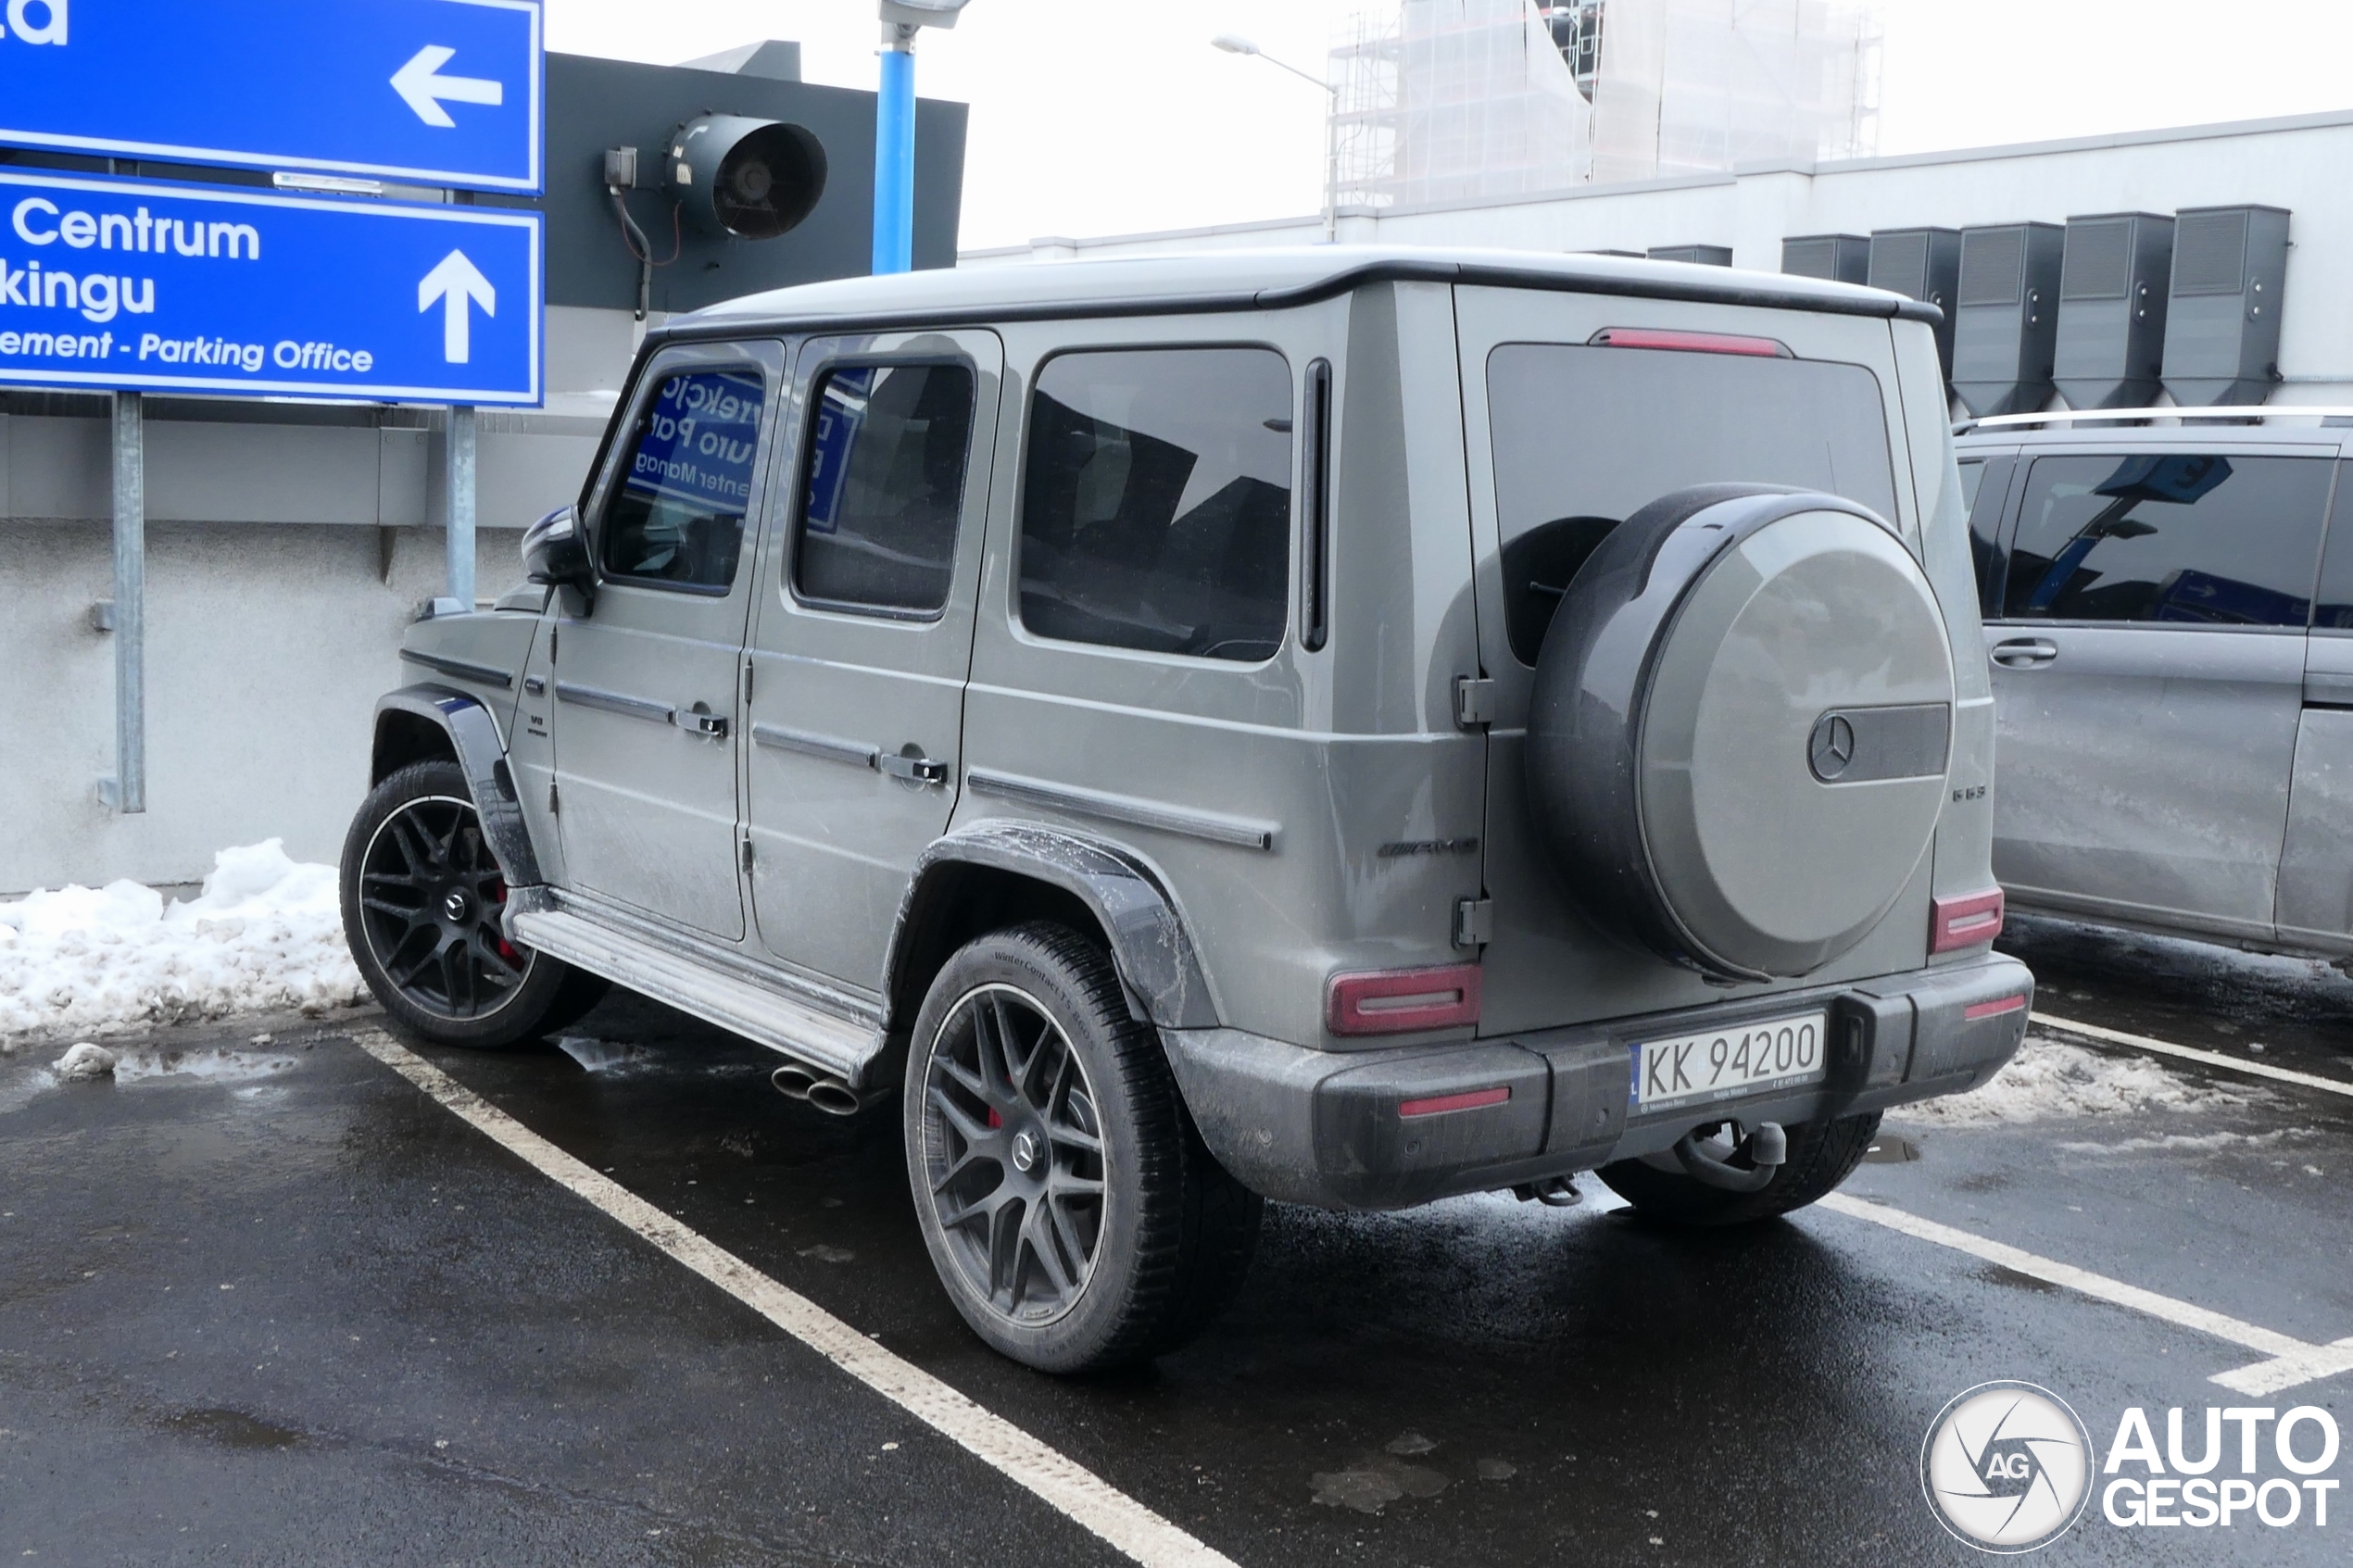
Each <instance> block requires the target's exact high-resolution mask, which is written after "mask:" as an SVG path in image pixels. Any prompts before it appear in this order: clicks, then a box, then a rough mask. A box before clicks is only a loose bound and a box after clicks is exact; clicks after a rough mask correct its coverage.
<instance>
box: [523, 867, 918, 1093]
mask: <svg viewBox="0 0 2353 1568" xmlns="http://www.w3.org/2000/svg"><path fill="white" fill-rule="evenodd" d="M510 924H511V925H512V926H513V929H514V935H515V937H516V938H517V939H518V940H519V941H521V942H522V943H524V944H525V945H527V946H529V947H536V948H538V949H539V950H540V951H541V952H543V953H547V954H548V955H549V956H551V957H554V958H559V959H561V960H563V961H564V962H566V963H568V964H575V965H577V966H579V967H580V968H582V969H585V970H586V971H588V972H590V973H592V974H601V975H603V976H604V977H605V978H606V979H608V980H610V981H611V982H612V983H613V984H614V985H623V986H626V987H628V988H629V989H630V990H632V991H635V992H638V993H640V994H642V995H644V996H648V997H652V998H653V999H654V1000H656V1001H658V1002H666V1003H668V1004H669V1005H670V1006H672V1007H674V1008H676V1009H677V1010H679V1011H681V1012H685V1013H692V1014H693V1015H694V1016H695V1017H697V1018H699V1019H701V1020H703V1021H704V1022H707V1023H715V1024H717V1025H718V1026H719V1027H720V1028H722V1029H728V1030H732V1031H734V1032H735V1033H736V1034H738V1035H743V1036H744V1037H745V1038H746V1039H748V1040H750V1041H751V1042H752V1043H754V1044H755V1045H761V1046H765V1047H768V1048H769V1049H770V1050H772V1051H776V1052H779V1053H780V1054H782V1055H785V1056H788V1057H791V1058H793V1059H794V1060H799V1061H805V1062H810V1063H812V1064H814V1065H815V1066H818V1067H822V1068H824V1069H825V1070H826V1071H827V1072H830V1073H836V1074H837V1075H839V1076H840V1078H841V1079H842V1080H843V1081H844V1082H845V1083H847V1084H848V1085H849V1086H850V1087H851V1088H852V1089H862V1088H864V1087H865V1082H864V1080H865V1074H866V1072H867V1069H868V1068H870V1067H872V1066H873V1065H874V1062H875V1059H876V1058H877V1057H879V1056H880V1055H881V1054H882V1044H883V1043H882V1036H881V1034H880V1032H879V1031H877V1030H875V1029H873V1028H870V1027H867V1026H866V1025H864V1024H862V1023H857V1022H852V1021H850V1020H849V1019H844V1018H837V1017H835V1016H833V1015H832V1014H830V1013H826V1012H823V1011H820V1010H818V1009H816V1008H814V1007H812V1006H811V1005H810V1004H809V1003H807V1002H804V1001H802V1000H800V999H799V997H791V996H786V995H783V994H781V993H779V992H778V991H775V990H772V989H769V988H768V987H765V986H762V985H759V984H757V983H756V982H753V981H751V980H748V979H745V978H743V977H742V976H740V975H736V974H730V973H728V972H726V971H724V970H722V969H717V968H714V967H713V966H711V965H710V964H706V963H701V962H698V961H697V960H695V959H693V958H691V957H688V956H687V955H686V954H683V953H677V952H671V951H662V950H659V949H648V947H647V946H646V944H645V943H644V942H642V941H640V940H637V939H635V938H633V937H630V936H627V935H622V934H620V933H618V932H614V931H611V930H610V929H608V928H607V927H605V926H603V925H601V924H599V923H598V922H596V921H593V920H590V919H588V918H587V917H586V916H584V915H581V914H577V913H574V912H573V911H572V910H569V909H535V910H530V911H528V912H524V911H518V912H517V913H515V914H514V915H512V916H511V917H510Z"/></svg>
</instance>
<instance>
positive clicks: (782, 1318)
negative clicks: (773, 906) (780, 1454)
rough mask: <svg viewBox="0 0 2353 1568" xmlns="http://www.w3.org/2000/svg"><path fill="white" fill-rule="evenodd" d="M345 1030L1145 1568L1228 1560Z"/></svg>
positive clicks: (368, 1033) (494, 1113)
mask: <svg viewBox="0 0 2353 1568" xmlns="http://www.w3.org/2000/svg"><path fill="white" fill-rule="evenodd" d="M351 1038H352V1040H353V1041H354V1042H355V1043H356V1044H358V1046H359V1048H360V1049H362V1050H364V1051H366V1052H367V1053H368V1054H369V1055H370V1056H372V1057H374V1058H375V1059H376V1060H378V1061H381V1062H383V1063H384V1065H385V1066H387V1067H389V1068H391V1069H392V1070H393V1071H394V1072H396V1073H399V1074H400V1075H401V1076H402V1077H404V1078H406V1079H408V1080H409V1082H410V1083H411V1084H414V1085H416V1086H417V1087H419V1088H420V1089H422V1090H423V1091H424V1092H425V1093H426V1094H428V1095H430V1096H432V1097H433V1098H434V1099H435V1100H437V1101H439V1102H440V1103H441V1105H442V1106H443V1107H444V1108H445V1109H447V1110H449V1111H450V1112H452V1113H453V1114H455V1115H456V1116H458V1117H459V1119H460V1120H462V1121H464V1122H466V1123H469V1124H470V1125H472V1127H473V1128H474V1129H475V1130H476V1131H478V1132H480V1133H482V1134H484V1135H485V1136H487V1137H489V1138H490V1139H491V1141H493V1142H494V1143H497V1145H498V1146H499V1147H500V1148H504V1149H506V1150H507V1151H508V1152H509V1153H510V1154H512V1155H514V1156H515V1157H516V1158H518V1159H520V1160H522V1161H523V1162H524V1163H525V1164H527V1165H529V1166H531V1167H532V1168H533V1169H534V1170H535V1171H537V1172H539V1173H540V1174H542V1175H544V1176H546V1177H547V1178H548V1179H549V1180H550V1181H553V1182H554V1183H556V1185H559V1186H561V1187H563V1188H564V1189H565V1190H566V1191H568V1192H571V1193H573V1195H575V1196H577V1197H579V1198H585V1199H586V1200H587V1201H588V1202H590V1203H591V1204H594V1205H595V1206H596V1207H597V1208H598V1209H599V1210H603V1211H604V1213H605V1214H606V1215H608V1216H609V1217H610V1218H611V1219H614V1220H617V1221H619V1222H620V1223H622V1224H623V1225H625V1226H626V1227H628V1228H629V1229H630V1230H632V1231H635V1233H636V1234H637V1235H638V1236H642V1237H644V1238H645V1239H646V1240H647V1241H649V1242H651V1243H652V1244H653V1245H654V1246H655V1247H657V1248H660V1249H661V1251H663V1252H665V1253H667V1254H669V1256H670V1257H671V1258H672V1259H673V1260H674V1261H677V1262H680V1263H683V1264H685V1265H686V1267H687V1268H689V1269H691V1270H693V1271H694V1272H695V1273H698V1274H700V1275H702V1277H703V1278H705V1279H707V1280H709V1281H710V1282H711V1284H713V1285H715V1286H719V1287H720V1288H721V1289H722V1290H724V1291H726V1292H727V1293H728V1294H729V1295H730V1296H733V1297H734V1298H736V1299H737V1300H738V1301H741V1302H743V1303H744V1305H746V1306H748V1307H749V1308H751V1310H752V1311H756V1312H758V1313H759V1314H760V1315H761V1316H762V1317H764V1318H766V1319H767V1320H768V1321H769V1322H770V1323H774V1324H775V1325H776V1326H777V1327H778V1328H781V1329H783V1330H784V1331H785V1332H786V1334H789V1335H791V1336H793V1337H794V1338H795V1339H798V1340H799V1341H800V1342H801V1343H802V1344H804V1345H806V1346H808V1347H809V1348H811V1349H812V1350H815V1351H816V1352H817V1353H818V1354H820V1355H822V1356H824V1357H825V1358H826V1359H827V1360H828V1361H832V1362H833V1363H834V1364H835V1365H836V1366H837V1367H839V1368H841V1370H842V1371H844V1372H846V1373H848V1374H849V1375H850V1376H852V1377H854V1378H856V1379H857V1380H858V1381H859V1382H861V1383H862V1384H864V1385H865V1386H867V1387H869V1388H871V1389H873V1390H874V1391H875V1393H877V1394H880V1395H881V1396H882V1397H883V1398H884V1399H888V1400H889V1401H890V1402H891V1403H892V1404H895V1405H897V1406H898V1407H899V1408H900V1409H901V1410H903V1411H906V1412H907V1413H908V1414H909V1415H912V1416H913V1417H914V1418H915V1419H916V1420H918V1421H921V1422H922V1423H924V1424H925V1425H927V1426H929V1427H931V1428H932V1429H933V1430H934V1431H936V1432H937V1433H939V1434H940V1435H941V1436H944V1437H947V1438H948V1439H950V1441H952V1442H954V1443H955V1444H957V1445H958V1446H959V1447H961V1448H963V1449H964V1450H965V1451H966V1452H968V1453H971V1454H972V1455H974V1456H975V1457H976V1458H977V1459H979V1460H980V1461H983V1462H984V1463H986V1464H988V1465H989V1466H990V1467H991V1468H993V1469H995V1470H996V1471H997V1472H998V1473H999V1474H1002V1475H1004V1476H1005V1477H1007V1478H1008V1479H1010V1480H1012V1481H1013V1482H1016V1483H1018V1484H1019V1485H1020V1486H1025V1487H1026V1488H1027V1489H1028V1490H1030V1491H1031V1492H1034V1493H1036V1494H1037V1495H1038V1497H1039V1498H1041V1499H1044V1500H1045V1501H1046V1502H1047V1503H1049V1504H1050V1505H1051V1506H1052V1507H1053V1508H1055V1509H1056V1510H1058V1511H1060V1512H1062V1513H1063V1514H1064V1515H1065V1516H1067V1517H1068V1518H1070V1519H1071V1520H1073V1521H1074V1522H1076V1524H1080V1525H1082V1526H1084V1527H1085V1528H1086V1529H1088V1530H1090V1531H1092V1532H1093V1533H1094V1534H1095V1535H1096V1536H1098V1537H1101V1539H1102V1540H1103V1541H1104V1542H1105V1543H1106V1544H1108V1545H1110V1546H1111V1547H1113V1548H1114V1549H1117V1550H1118V1551H1120V1552H1122V1553H1123V1554H1125V1555H1126V1556H1127V1557H1130V1558H1133V1559H1134V1560H1135V1561H1136V1562H1140V1563H1145V1564H1147V1565H1149V1568H1163V1565H1166V1568H1235V1565H1234V1563H1233V1562H1231V1560H1229V1559H1228V1558H1227V1557H1226V1556H1224V1555H1223V1554H1222V1553H1219V1552H1217V1551H1215V1550H1214V1549H1211V1548H1210V1547H1208V1546H1206V1545H1204V1544H1203V1543H1202V1542H1201V1541H1199V1540H1196V1539H1194V1538H1193V1537H1191V1536H1189V1535H1188V1534H1186V1533H1185V1531H1183V1530H1181V1529H1179V1528H1178V1527H1177V1526H1176V1525H1175V1524H1171V1523H1170V1522H1169V1521H1167V1520H1165V1519H1164V1518H1162V1517H1161V1516H1160V1515H1159V1514H1157V1513H1154V1512H1152V1511H1151V1509H1149V1508H1147V1507H1145V1506H1144V1505H1143V1504H1142V1503H1140V1502H1138V1501H1137V1500H1136V1499H1134V1498H1131V1497H1129V1496H1128V1495H1127V1494H1126V1493H1125V1492H1123V1491H1120V1490H1119V1489H1118V1488H1117V1487H1115V1486H1112V1485H1111V1484H1110V1483H1109V1482H1107V1481H1105V1480H1103V1479H1102V1478H1101V1476H1099V1475H1097V1474H1094V1473H1093V1472H1092V1471H1090V1470H1088V1469H1087V1468H1086V1467H1085V1466H1083V1465H1081V1464H1079V1463H1077V1462H1076V1461H1074V1460H1072V1459H1070V1458H1069V1457H1067V1456H1066V1455H1064V1454H1063V1453H1061V1452H1059V1451H1058V1450H1056V1449H1051V1448H1050V1447H1048V1446H1047V1445H1046V1444H1044V1443H1042V1442H1040V1441H1038V1439H1037V1438H1036V1437H1033V1436H1030V1435H1029V1434H1028V1433H1026V1432H1025V1431H1023V1430H1022V1429H1021V1428H1020V1427H1018V1426H1015V1425H1014V1424H1013V1423H1011V1422H1009V1421H1007V1420H1005V1419H1004V1418H1003V1417H1002V1416H1000V1415H997V1414H995V1413H993V1412H991V1411H988V1410H986V1409H984V1408H983V1407H982V1406H980V1405H978V1404H976V1403H975V1402H974V1401H973V1400H971V1399H967V1398H965V1397H964V1396H963V1394H960V1393H958V1392H957V1391H956V1390H955V1389H953V1388H951V1387H950V1386H948V1385H947V1384H945V1383H943V1382H941V1381H940V1380H939V1379H938V1378H937V1377H934V1376H932V1375H931V1374H929V1373H927V1372H925V1371H924V1370H923V1369H921V1368H920V1367H917V1366H915V1365H913V1364H912V1363H911V1362H909V1361H904V1360H902V1359H900V1357H898V1356H895V1355H893V1354H891V1353H890V1352H889V1351H888V1350H886V1349H884V1348H882V1347H881V1346H880V1345H877V1344H875V1342H874V1341H873V1340H871V1339H869V1338H867V1337H866V1336H864V1335H862V1334H861V1333H859V1332H858V1331H857V1330H856V1329H854V1328H852V1327H850V1326H849V1324H848V1323H844V1322H842V1320H841V1319H839V1318H837V1317H836V1316H834V1315H833V1314H832V1313H831V1312H828V1311H825V1310H824V1308H823V1307H820V1306H818V1305H817V1304H816V1303H815V1302H813V1301H812V1300H810V1299H809V1298H807V1297H805V1296H802V1295H800V1294H799V1292H797V1291H793V1290H789V1289H787V1288H786V1287H785V1286H782V1285H780V1284H778V1283H777V1282H776V1281H775V1280H773V1279H771V1278H769V1277H768V1276H767V1275H766V1274H764V1273H761V1272H760V1271H759V1270H757V1269H755V1268H753V1267H752V1266H751V1265H750V1264H749V1263H747V1262H745V1261H743V1260H742V1259H740V1258H738V1257H736V1255H735V1254H734V1253H732V1252H729V1251H727V1250H726V1249H725V1248H722V1247H720V1246H718V1245H716V1244H715V1243H713V1242H711V1241H709V1240H707V1239H705V1238H704V1237H703V1236H700V1235H698V1233H696V1232H695V1231H692V1230H689V1229H688V1228H687V1227H686V1226H685V1225H684V1224H681V1223H679V1222H678V1221H676V1220H674V1219H673V1218H671V1216H669V1215H668V1214H665V1213H663V1212H662V1211H661V1210H659V1209H657V1208H655V1207H654V1206H653V1205H652V1204H650V1203H648V1202H647V1201H646V1200H645V1199H644V1198H639V1197H638V1196H637V1195H636V1194H635V1193H633V1192H631V1191H630V1190H629V1189H628V1188H626V1187H624V1186H623V1185H621V1184H620V1183H618V1182H615V1181H613V1180H612V1179H610V1177H608V1176H604V1175H602V1174H599V1173H598V1172H597V1171H595V1170H593V1169H591V1168H590V1167H589V1166H587V1165H585V1164H584V1163H582V1162H581V1161H580V1160H576V1159H574V1158H573V1156H571V1155H569V1154H566V1153H565V1152H564V1151H563V1150H562V1149H560V1148H557V1147H556V1146H555V1145H554V1144H552V1143H549V1142H548V1141H547V1139H546V1138H543V1137H541V1136H540V1135H538V1134H536V1133H535V1132H533V1131H532V1130H531V1129H530V1128H528V1127H526V1126H524V1125H523V1124H522V1123H521V1122H518V1121H516V1120H515V1119H514V1118H513V1117H512V1116H510V1115H508V1114H507V1113H506V1112H505V1111H503V1110H499V1109H498V1108H497V1106H495V1105H492V1104H491V1103H490V1102H489V1101H487V1100H485V1099H484V1098H482V1097H481V1096H480V1095H477V1094H475V1093H474V1092H473V1091H472V1089H469V1088H467V1087H465V1086H464V1085H461V1084H459V1082H458V1081H457V1080H456V1079H454V1078H452V1077H450V1076H449V1075H448V1074H447V1073H444V1072H442V1071H441V1069H439V1068H438V1067H435V1066H434V1065H433V1064H432V1063H431V1062H429V1061H426V1060H424V1059H423V1058H422V1057H420V1056H418V1055H417V1054H416V1053H414V1052H413V1051H410V1050H409V1048H408V1047H405V1046H403V1045H401V1044H400V1043H399V1042H398V1041H396V1040H395V1039H393V1038H392V1037H391V1036H390V1035H384V1034H382V1033H380V1032H377V1031H374V1030H365V1031H355V1032H354V1033H353V1034H352V1035H351Z"/></svg>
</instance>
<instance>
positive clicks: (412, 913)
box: [342, 761, 606, 1049]
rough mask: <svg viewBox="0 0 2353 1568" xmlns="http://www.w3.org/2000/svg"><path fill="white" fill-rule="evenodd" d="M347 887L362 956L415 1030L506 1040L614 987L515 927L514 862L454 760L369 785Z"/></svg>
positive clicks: (541, 1027) (461, 1042) (417, 1034)
mask: <svg viewBox="0 0 2353 1568" xmlns="http://www.w3.org/2000/svg"><path fill="white" fill-rule="evenodd" d="M342 892H343V929H344V938H345V940H346V942H348V943H349V944H350V946H351V957H352V961H353V962H354V963H356V964H358V965H359V974H360V978H361V979H363V980H365V981H367V983H368V988H369V989H370V990H371V991H373V992H374V993H375V995H376V1000H377V1001H379V1002H381V1003H383V1004H384V1014H385V1016H386V1018H387V1020H388V1021H389V1022H391V1023H392V1025H393V1026H394V1027H395V1028H396V1029H398V1030H399V1031H400V1032H401V1033H403V1034H405V1035H409V1036H411V1037H412V1038H415V1039H420V1040H424V1041H427V1042H430V1043H432V1044H434V1045H444V1046H469V1047H476V1048H480V1049H497V1048H499V1047H506V1046H511V1045H515V1044H518V1043H520V1042H521V1041H523V1040H526V1039H530V1038H533V1037H535V1036H536V1035H544V1034H546V1033H547V1032H548V1031H549V1030H552V1029H558V1028H561V1027H562V1026H563V1025H564V1024H567V1023H570V1022H573V1020H574V1019H576V1018H578V1017H579V1016H580V1015H581V1014H583V1013H585V1012H586V1011H587V1010H589V1009H590V1008H592V1007H594V1006H595V1005H596V1004H597V1002H598V999H599V998H600V997H602V996H603V995H604V992H605V990H606V985H605V982H604V981H602V980H601V979H599V978H598V977H597V976H595V975H592V974H589V973H587V972H585V971H582V970H575V969H573V968H572V967H571V966H570V965H568V964H564V963H561V962H559V961H558V960H555V959H552V958H549V957H547V955H546V954H544V953H537V952H534V951H533V950H531V949H530V948H528V947H521V946H519V945H517V944H516V943H514V942H512V941H510V939H509V938H508V936H507V934H506V930H505V928H504V925H503V923H502V922H503V917H504V916H505V914H506V909H507V876H506V872H504V871H503V870H501V869H500V867H499V864H498V859H497V856H496V855H495V854H494V853H492V851H491V848H490V845H489V843H488V841H487V840H486V839H484V836H483V832H482V821H481V819H480V818H479V817H478V816H476V815H475V812H474V807H473V800H472V797H471V796H470V795H469V794H468V793H467V790H466V778H465V774H464V773H463V772H462V771H459V767H458V765H457V764H456V763H454V762H447V761H431V762H415V763H411V764H409V766H408V767H406V768H402V769H400V770H398V771H396V772H394V773H393V774H391V775H390V776H389V777H387V778H386V779H385V780H384V782H383V783H382V784H378V785H376V787H375V788H374V789H372V790H371V791H369V793H368V798H367V799H366V800H365V801H364V802H362V803H361V805H360V808H359V815H358V816H357V817H356V818H354V819H353V820H352V823H351V832H350V833H349V834H347V835H346V838H345V839H344V847H343V868H342Z"/></svg>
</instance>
